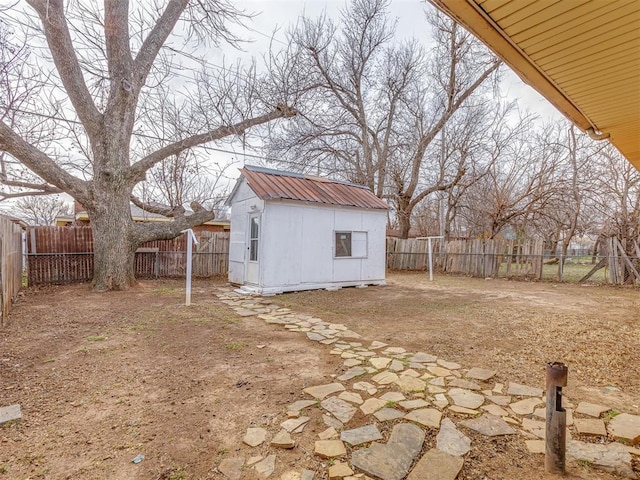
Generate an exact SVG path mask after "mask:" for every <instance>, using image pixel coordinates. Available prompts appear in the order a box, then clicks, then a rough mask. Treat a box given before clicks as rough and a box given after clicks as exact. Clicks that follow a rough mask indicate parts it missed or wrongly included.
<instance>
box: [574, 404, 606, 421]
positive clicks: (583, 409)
mask: <svg viewBox="0 0 640 480" xmlns="http://www.w3.org/2000/svg"><path fill="white" fill-rule="evenodd" d="M609 410H611V407H606V406H604V405H597V404H595V403H589V402H580V403H579V404H578V408H576V413H581V414H583V415H589V416H590V417H596V418H598V417H600V415H602V414H603V413H604V412H608V411H609Z"/></svg>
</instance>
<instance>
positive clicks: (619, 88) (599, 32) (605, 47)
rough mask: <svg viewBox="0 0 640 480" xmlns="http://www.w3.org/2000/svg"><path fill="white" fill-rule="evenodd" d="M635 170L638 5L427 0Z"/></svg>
mask: <svg viewBox="0 0 640 480" xmlns="http://www.w3.org/2000/svg"><path fill="white" fill-rule="evenodd" d="M429 1H430V2H431V3H433V4H434V5H435V6H436V7H438V8H439V9H440V10H442V11H443V12H445V13H447V14H448V15H449V16H451V17H452V18H454V19H455V20H457V21H458V22H459V23H461V24H462V25H463V26H464V27H465V28H467V29H468V30H469V31H471V32H473V33H474V34H475V35H476V36H478V38H480V39H481V40H482V41H483V42H484V43H486V44H487V45H488V46H489V47H490V48H491V49H492V50H493V51H494V52H495V53H496V54H497V55H499V56H500V57H501V58H502V59H504V61H505V62H506V63H507V64H508V65H510V66H511V68H512V69H513V70H514V71H515V72H516V73H517V74H518V75H519V76H520V77H521V78H522V80H524V81H525V82H526V83H528V84H529V85H531V86H532V87H533V88H535V89H536V90H537V91H538V92H540V93H541V94H542V95H544V96H545V97H546V98H547V99H548V100H549V101H550V102H551V103H553V104H554V105H555V106H556V107H557V108H558V109H559V110H560V111H561V112H562V113H563V114H564V115H565V116H566V117H568V118H569V119H570V120H571V121H573V122H574V123H575V124H576V125H578V126H579V127H580V128H582V129H583V130H589V129H590V128H591V129H593V130H594V132H595V133H598V132H602V133H603V134H609V135H610V140H611V143H613V144H614V145H615V146H616V147H617V148H618V150H620V152H621V153H622V154H623V155H624V156H625V157H626V158H627V159H628V160H629V162H631V163H632V164H633V165H634V166H635V167H636V168H637V169H639V170H640V0H429Z"/></svg>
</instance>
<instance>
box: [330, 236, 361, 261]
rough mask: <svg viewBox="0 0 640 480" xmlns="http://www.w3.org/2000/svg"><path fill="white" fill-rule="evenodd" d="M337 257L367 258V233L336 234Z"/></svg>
mask: <svg viewBox="0 0 640 480" xmlns="http://www.w3.org/2000/svg"><path fill="white" fill-rule="evenodd" d="M335 252H336V257H343V258H344V257H347V258H364V257H366V256H367V232H335Z"/></svg>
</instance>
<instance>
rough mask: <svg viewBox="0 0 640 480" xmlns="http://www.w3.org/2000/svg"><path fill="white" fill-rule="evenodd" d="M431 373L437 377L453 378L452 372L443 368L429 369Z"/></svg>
mask: <svg viewBox="0 0 640 480" xmlns="http://www.w3.org/2000/svg"><path fill="white" fill-rule="evenodd" d="M427 370H428V371H429V373H432V374H433V375H435V376H436V377H449V376H451V370H448V369H446V368H443V367H427Z"/></svg>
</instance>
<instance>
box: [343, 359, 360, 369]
mask: <svg viewBox="0 0 640 480" xmlns="http://www.w3.org/2000/svg"><path fill="white" fill-rule="evenodd" d="M342 364H343V365H344V366H345V367H355V366H357V365H362V360H357V359H355V358H347V359H346V360H345V361H344V362H343V363H342Z"/></svg>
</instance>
